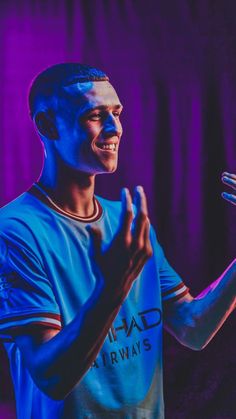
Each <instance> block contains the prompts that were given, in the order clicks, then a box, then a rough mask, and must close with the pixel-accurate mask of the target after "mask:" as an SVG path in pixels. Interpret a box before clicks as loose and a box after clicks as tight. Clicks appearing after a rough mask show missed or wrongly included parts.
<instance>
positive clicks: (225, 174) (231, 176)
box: [221, 172, 236, 180]
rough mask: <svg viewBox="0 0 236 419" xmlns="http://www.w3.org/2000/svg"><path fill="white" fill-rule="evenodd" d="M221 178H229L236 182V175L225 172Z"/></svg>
mask: <svg viewBox="0 0 236 419" xmlns="http://www.w3.org/2000/svg"><path fill="white" fill-rule="evenodd" d="M221 177H228V178H231V179H234V180H236V174H234V173H228V172H223V173H222V175H221Z"/></svg>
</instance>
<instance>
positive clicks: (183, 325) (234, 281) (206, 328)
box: [167, 259, 236, 350]
mask: <svg viewBox="0 0 236 419" xmlns="http://www.w3.org/2000/svg"><path fill="white" fill-rule="evenodd" d="M235 307H236V259H235V260H234V261H233V262H232V263H231V264H230V266H229V267H228V268H227V269H226V270H225V272H223V274H222V275H221V276H220V278H218V279H217V280H216V281H215V282H214V283H212V284H211V285H210V286H209V287H207V288H206V289H205V290H204V291H203V292H202V293H201V294H200V295H198V296H197V297H196V298H194V299H192V300H189V301H184V302H182V303H181V304H179V305H176V307H175V309H174V310H175V312H174V313H171V311H172V310H170V311H169V313H168V316H171V317H175V320H174V321H170V322H169V323H170V324H171V328H170V329H171V330H170V331H171V333H172V334H174V335H175V336H176V338H177V339H178V340H179V341H180V342H181V343H183V344H184V345H186V346H188V347H190V348H192V349H197V350H199V349H202V348H204V347H205V346H206V345H207V343H208V342H209V341H210V340H211V339H212V338H213V336H214V335H215V334H216V332H217V331H218V330H219V328H220V327H221V326H222V324H223V323H224V322H225V320H226V319H227V317H228V316H229V315H230V313H231V312H232V311H233V310H234V308H235ZM167 323H168V321H167ZM167 328H168V324H167Z"/></svg>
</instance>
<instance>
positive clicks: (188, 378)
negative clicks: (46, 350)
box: [0, 0, 236, 419]
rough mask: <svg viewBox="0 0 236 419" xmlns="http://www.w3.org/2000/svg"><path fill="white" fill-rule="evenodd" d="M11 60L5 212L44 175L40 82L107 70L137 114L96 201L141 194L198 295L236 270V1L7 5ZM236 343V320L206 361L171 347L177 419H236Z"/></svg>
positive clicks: (2, 414)
mask: <svg viewBox="0 0 236 419" xmlns="http://www.w3.org/2000/svg"><path fill="white" fill-rule="evenodd" d="M0 48H1V49H0V51H1V53H0V109H1V118H0V135H1V140H0V151H1V152H0V177H1V194H0V195H1V196H0V203H1V205H4V204H5V203H7V202H8V201H10V200H11V199H13V198H15V197H16V196H17V195H18V194H20V193H22V192H23V191H24V190H26V189H27V188H28V187H29V186H30V185H31V184H32V182H33V181H34V180H35V179H36V178H37V177H38V176H39V173H40V168H41V165H42V157H43V155H42V149H41V146H40V142H39V140H38V138H37V136H36V134H35V132H34V129H33V126H32V123H31V121H30V119H29V116H28V111H27V90H28V86H29V83H30V81H31V79H32V77H33V76H34V75H35V74H36V73H38V72H39V71H40V70H42V69H43V68H44V67H46V66H48V65H51V64H54V63H57V62H64V61H80V62H84V63H88V64H91V65H95V66H98V67H99V66H100V67H101V68H102V69H104V70H105V71H106V72H107V73H108V74H109V75H110V79H111V82H112V83H113V85H114V86H115V88H116V89H117V91H118V93H119V96H120V99H121V101H122V103H123V105H124V108H125V109H124V113H123V117H122V120H123V126H124V134H123V140H122V146H121V150H120V160H119V169H118V170H117V172H116V173H115V174H114V175H107V176H101V177H100V178H98V179H97V193H99V194H101V195H103V196H105V197H108V198H111V199H118V198H119V194H120V188H121V187H122V186H128V187H129V188H131V189H132V188H133V187H134V186H135V185H137V184H142V185H143V186H144V188H145V190H146V192H147V196H148V202H149V209H150V217H151V220H152V223H153V224H154V226H155V228H156V230H157V232H158V236H159V240H160V242H161V243H162V244H163V246H164V248H165V251H166V254H167V256H168V259H169V260H170V262H171V264H172V265H173V266H174V267H175V269H176V270H177V272H178V273H179V274H180V275H182V277H183V279H184V281H185V282H186V284H187V285H188V286H189V287H190V288H191V291H192V293H193V295H196V294H197V293H198V292H200V291H201V290H202V288H203V287H205V286H207V284H208V283H209V282H210V281H213V280H214V279H216V277H217V276H218V275H219V274H221V272H222V271H223V270H224V269H225V267H226V266H227V264H228V263H229V262H230V261H231V260H232V258H234V257H235V237H236V207H233V206H231V205H230V204H228V203H227V202H225V201H223V200H222V198H221V196H220V193H221V192H222V191H223V190H224V188H223V186H222V184H221V182H220V175H221V173H222V171H223V170H227V171H234V172H235V171H236V145H235V135H236V118H235V116H236V59H235V53H236V4H235V2H234V1H233V0H232V1H225V2H224V1H217V0H216V1H212V0H211V1H210V0H198V1H197V0H196V1H194V0H192V1H190V0H188V1H187V0H176V1H164V0H163V1H157V0H145V1H142V0H97V1H92V0H84V1H82V0H81V1H79V0H77V1H76V0H74V1H73V0H70V1H69V0H68V1H65V0H64V1H63V0H48V1H46V0H41V1H40V0H22V1H19V0H6V1H4V0H2V1H1V2H0ZM235 330H236V319H235V314H233V315H232V316H231V318H230V319H229V320H228V321H227V323H226V325H225V326H224V328H223V329H222V330H221V331H220V332H219V333H218V335H217V336H216V337H215V339H214V340H213V341H212V342H211V343H210V344H209V346H208V347H207V348H206V349H205V350H204V351H202V352H193V351H190V350H188V349H186V348H184V347H181V346H180V345H179V344H178V343H176V342H175V340H174V339H173V338H172V337H169V336H167V335H166V336H165V342H164V349H165V357H164V360H165V377H164V379H165V400H166V415H167V418H168V419H188V418H190V417H191V418H192V419H194V418H196V419H199V418H203V419H213V418H214V419H222V418H224V419H226V418H227V419H231V418H235V417H236V386H235V377H236V362H235V344H236V337H235ZM7 371H8V367H7V361H6V358H5V356H4V352H3V350H1V364H0V390H1V394H0V398H1V400H2V405H0V418H4V419H7V418H8V417H10V416H8V413H7V411H6V406H7V404H8V403H10V405H11V404H12V405H13V406H14V401H13V393H12V389H11V385H10V379H9V375H8V372H7ZM4 409H5V410H4ZM9 415H10V410H9ZM13 417H14V416H13Z"/></svg>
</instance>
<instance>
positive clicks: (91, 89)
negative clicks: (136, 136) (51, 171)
mask: <svg viewBox="0 0 236 419" xmlns="http://www.w3.org/2000/svg"><path fill="white" fill-rule="evenodd" d="M121 111H122V105H121V103H120V101H119V98H118V96H117V94H116V91H115V90H114V88H113V87H112V85H111V84H110V83H109V82H108V81H97V82H87V83H77V84H73V85H70V86H67V87H65V88H64V94H63V95H62V97H61V98H60V99H59V109H58V112H57V115H56V121H57V129H58V133H59V139H58V140H56V141H55V142H54V144H55V148H56V151H57V155H58V156H60V161H61V162H63V164H65V165H66V166H67V167H68V166H69V167H70V168H71V169H75V170H79V171H82V172H86V173H89V174H98V173H110V172H114V171H115V170H116V168H117V162H118V149H119V143H120V138H121V135H122V126H121V123H120V113H121Z"/></svg>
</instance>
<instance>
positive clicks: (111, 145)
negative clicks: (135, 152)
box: [100, 144, 116, 151]
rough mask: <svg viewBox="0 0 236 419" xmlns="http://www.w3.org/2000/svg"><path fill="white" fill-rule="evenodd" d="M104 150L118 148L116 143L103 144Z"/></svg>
mask: <svg viewBox="0 0 236 419" xmlns="http://www.w3.org/2000/svg"><path fill="white" fill-rule="evenodd" d="M100 147H101V148H102V150H113V151H115V150H116V144H101V146H100Z"/></svg>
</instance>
